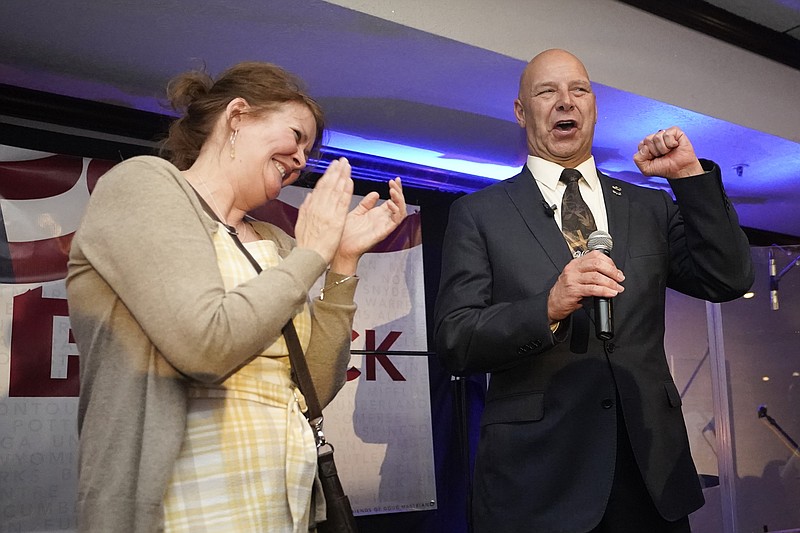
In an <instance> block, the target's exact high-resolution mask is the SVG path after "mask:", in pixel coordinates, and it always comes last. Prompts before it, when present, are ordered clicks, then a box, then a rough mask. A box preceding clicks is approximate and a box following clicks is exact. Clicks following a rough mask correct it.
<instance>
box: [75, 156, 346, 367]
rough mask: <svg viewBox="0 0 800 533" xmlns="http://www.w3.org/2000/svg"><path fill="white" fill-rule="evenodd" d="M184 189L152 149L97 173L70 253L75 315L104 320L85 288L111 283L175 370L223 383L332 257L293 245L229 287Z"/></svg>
mask: <svg viewBox="0 0 800 533" xmlns="http://www.w3.org/2000/svg"><path fill="white" fill-rule="evenodd" d="M188 187H189V185H188V184H186V183H185V182H184V181H183V178H182V177H181V176H180V173H179V171H178V170H177V169H176V168H175V167H173V166H172V165H170V164H169V163H167V162H165V161H163V160H160V159H158V158H152V157H139V158H133V159H131V160H128V161H126V162H124V163H121V164H120V165H117V167H115V168H114V169H112V170H111V171H110V172H109V173H107V174H106V175H104V176H103V177H102V178H101V179H100V180H99V182H98V184H97V186H96V187H95V190H94V192H93V194H92V196H91V198H90V201H89V205H88V207H87V210H86V212H85V214H84V219H83V222H82V224H81V228H80V229H79V230H78V232H77V233H76V235H75V238H74V240H73V248H72V251H71V254H70V267H69V274H68V279H67V284H68V291H71V292H72V295H71V296H70V306H71V315H72V314H73V309H72V306H73V305H75V306H77V307H78V308H79V309H76V310H75V313H74V314H75V315H76V316H77V317H79V319H89V320H97V321H102V319H103V317H91V316H90V314H91V312H92V307H91V303H90V300H91V297H92V295H91V294H89V293H90V292H91V291H93V290H99V291H107V290H108V289H110V290H111V291H113V293H114V294H115V295H116V297H118V299H119V301H120V302H121V303H122V304H123V305H124V306H125V308H126V309H127V311H128V312H129V313H130V314H131V315H132V316H133V317H134V319H135V320H136V322H137V323H138V324H139V326H140V327H141V329H142V330H143V331H144V333H145V334H146V335H147V337H148V338H149V339H150V341H151V342H152V344H153V345H154V346H155V348H156V349H157V350H158V351H159V352H160V353H161V354H162V355H163V357H164V358H165V359H166V360H167V361H168V362H169V363H170V364H171V365H172V366H173V367H174V368H175V369H177V370H178V371H179V372H180V373H182V374H184V375H186V376H189V377H190V378H193V379H196V380H199V381H202V382H217V381H219V380H221V379H223V378H224V377H225V376H227V375H228V374H230V373H231V372H232V371H234V370H235V369H236V368H238V367H239V366H241V365H242V364H243V363H245V362H246V361H247V360H248V359H249V358H250V357H252V354H254V353H257V352H258V351H259V350H260V349H261V348H263V346H264V345H265V344H266V343H267V341H268V340H269V339H274V338H275V337H277V336H278V335H279V334H280V330H281V328H282V326H283V325H284V324H285V323H286V321H287V320H288V319H289V318H290V317H291V315H292V313H293V311H294V310H295V309H296V308H297V307H298V306H299V305H301V304H302V303H303V302H304V301H305V299H306V298H307V295H308V290H309V288H310V287H311V286H312V285H313V284H314V282H315V281H316V280H317V279H318V278H319V276H321V275H322V274H323V272H324V271H325V268H326V264H325V261H324V260H323V259H322V257H321V256H319V254H317V253H316V252H314V251H312V250H309V249H303V248H294V249H293V250H292V251H291V252H290V253H289V254H288V255H287V256H286V257H285V259H284V261H283V262H282V263H281V264H280V265H279V266H277V267H275V268H271V269H268V270H266V271H264V272H262V273H261V275H259V276H257V277H256V278H254V279H252V280H250V281H247V282H246V283H243V284H241V285H239V286H238V287H236V288H235V289H234V290H231V291H229V292H227V293H226V292H225V289H224V285H223V282H222V279H221V276H220V273H219V269H218V267H217V263H216V256H215V253H214V247H213V243H212V239H211V235H210V234H209V230H208V229H207V228H206V227H205V224H206V221H204V220H203V217H202V216H200V213H198V209H199V204H197V200H196V198H193V197H192V194H191V193H190V189H189V188H188ZM89 279H99V280H102V288H98V284H97V283H94V282H93V283H94V285H93V284H92V283H88V282H86V281H87V280H89ZM81 291H83V292H84V294H82V295H81V294H76V293H78V292H81ZM332 303H333V302H332ZM342 321H343V320H342V319H339V323H340V324H341V323H342ZM98 327H100V326H98ZM348 335H349V331H348Z"/></svg>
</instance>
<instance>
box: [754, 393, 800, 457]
mask: <svg viewBox="0 0 800 533" xmlns="http://www.w3.org/2000/svg"><path fill="white" fill-rule="evenodd" d="M758 418H760V419H762V420H763V421H765V423H766V424H769V425H770V426H772V427H771V428H770V429H772V430H773V431H774V432H775V434H776V435H778V437H779V438H781V439H782V440H783V441H784V444H786V445H787V447H788V448H789V449H790V450H791V451H792V454H793V455H795V456H797V457H800V446H798V445H797V443H796V442H795V441H794V439H792V437H790V436H789V434H788V433H786V432H785V431H784V430H783V428H782V427H781V426H780V425H779V424H778V422H776V421H775V419H774V418H772V417H771V416H769V415H768V414H767V406H766V405H760V406H759V407H758Z"/></svg>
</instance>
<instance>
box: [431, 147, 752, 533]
mask: <svg viewBox="0 0 800 533" xmlns="http://www.w3.org/2000/svg"><path fill="white" fill-rule="evenodd" d="M703 165H704V168H706V170H709V169H710V170H711V171H710V172H708V173H706V174H703V175H701V176H696V177H691V178H687V179H682V180H670V184H671V186H672V190H673V192H674V193H675V196H676V199H677V205H675V202H673V201H672V198H671V197H670V196H669V195H668V194H666V193H665V192H663V191H658V190H654V189H647V188H643V187H639V186H635V185H631V184H629V183H626V182H623V181H619V180H615V179H612V178H609V177H608V176H604V175H601V176H600V183H601V185H602V187H603V196H604V199H605V204H606V208H607V212H608V225H609V233H610V234H611V236H612V238H613V244H614V246H613V251H612V252H611V258H612V259H613V260H614V262H615V263H616V265H617V267H619V268H620V269H621V270H622V271H623V272H624V274H625V281H624V282H623V285H624V287H625V291H624V292H622V293H620V294H619V295H618V296H617V297H616V298H615V299H614V301H613V305H614V326H615V337H614V339H613V340H612V341H611V342H608V343H606V344H605V346H604V344H603V342H602V341H599V340H597V339H596V338H595V335H594V328H593V327H592V326H591V320H592V318H593V310H592V309H591V308H592V305H591V302H588V305H585V306H584V308H583V309H581V310H579V311H577V312H575V313H573V314H572V316H571V317H570V318H569V319H568V320H566V321H564V322H562V325H561V327H560V329H559V331H557V333H556V335H554V334H553V333H552V332H551V330H550V327H549V324H548V319H547V296H548V292H549V290H550V288H551V287H552V286H553V285H554V284H555V282H556V278H557V277H558V275H559V274H560V272H561V271H562V270H563V268H564V266H565V265H566V264H567V263H568V262H569V261H570V260H571V256H570V252H569V249H568V247H567V244H566V242H565V241H564V238H563V236H562V234H561V232H560V231H559V229H558V226H557V225H556V223H555V221H554V220H553V218H552V217H551V216H549V214H548V213H547V212H546V210H545V208H544V206H543V203H542V202H543V198H542V195H541V192H540V191H539V188H538V187H537V185H536V183H535V181H534V179H533V176H532V175H531V173H530V171H529V170H528V169H527V167H525V168H524V169H523V170H522V172H521V173H520V174H518V175H517V176H515V177H513V178H511V179H509V180H507V181H504V182H501V183H498V184H494V185H491V186H489V187H487V188H486V189H483V190H481V191H478V192H475V193H473V194H470V195H467V196H465V197H463V198H460V199H459V200H457V201H456V202H455V203H454V204H453V205H452V207H451V211H450V220H449V223H448V227H447V231H446V233H445V239H444V247H443V261H442V276H441V284H440V290H439V296H438V299H437V303H436V311H435V324H436V326H435V327H436V332H435V338H436V348H437V352H438V353H439V355H440V357H441V358H442V360H443V361H444V363H445V365H446V366H447V367H448V369H449V370H450V371H451V372H453V373H454V374H457V375H464V374H469V373H475V372H491V379H490V382H489V390H488V392H487V399H486V407H485V410H484V414H483V418H482V420H481V434H480V442H479V447H478V457H477V462H476V470H475V482H474V494H473V517H474V525H475V531H476V532H482V531H490V530H491V531H492V532H493V533H499V532H506V531H508V532H520V531H525V532H546V533H555V532H581V531H588V530H589V529H591V528H592V527H594V526H595V525H596V524H597V523H598V522H599V520H600V519H601V517H602V515H603V512H604V510H605V505H606V501H607V499H608V494H609V491H610V489H611V482H612V478H613V472H614V462H615V450H616V424H617V415H616V402H617V398H620V399H621V408H622V410H623V412H624V416H625V421H626V424H627V426H628V432H629V436H630V440H631V444H632V447H633V450H634V454H635V456H636V460H637V463H638V465H639V468H640V470H641V472H642V474H643V476H644V479H645V482H646V484H647V487H648V489H649V491H650V495H651V496H652V498H653V501H654V502H655V505H656V507H657V508H658V510H659V512H660V513H661V514H662V516H663V517H664V518H666V519H669V520H674V519H677V518H679V517H682V516H685V515H686V514H688V513H690V512H692V511H694V510H696V509H697V508H699V507H700V506H701V505H702V504H703V496H702V492H701V489H700V486H699V483H698V477H697V472H696V470H695V467H694V463H693V461H692V458H691V455H690V452H689V445H688V439H687V435H686V429H685V424H684V421H683V414H682V412H681V398H680V395H679V393H678V390H677V388H676V386H675V384H674V382H673V380H672V376H671V375H670V372H669V367H668V366H667V361H666V357H665V354H664V345H663V338H664V311H665V291H666V288H667V287H670V288H672V289H675V290H678V291H680V292H683V293H685V294H688V295H691V296H695V297H697V298H703V299H706V300H710V301H715V302H719V301H726V300H730V299H733V298H736V297H739V296H741V295H742V294H743V293H744V292H745V291H746V290H747V289H749V287H750V285H751V283H752V281H753V268H752V262H751V259H750V250H749V246H748V242H747V238H746V236H745V235H744V233H743V232H742V230H741V229H740V227H739V223H738V218H737V215H736V212H735V211H734V209H733V207H732V206H731V204H730V202H729V201H728V198H727V197H726V196H725V193H724V191H723V188H722V181H721V177H720V172H719V168H718V167H717V166H716V165H714V164H713V163H711V162H708V161H704V162H703ZM678 206H680V208H679V207H678Z"/></svg>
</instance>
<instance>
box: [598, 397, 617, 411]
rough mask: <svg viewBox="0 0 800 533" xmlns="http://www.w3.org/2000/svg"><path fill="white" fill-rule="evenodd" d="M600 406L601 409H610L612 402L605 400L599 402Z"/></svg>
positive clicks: (609, 399)
mask: <svg viewBox="0 0 800 533" xmlns="http://www.w3.org/2000/svg"><path fill="white" fill-rule="evenodd" d="M600 405H601V406H602V407H603V409H611V408H612V407H614V400H612V399H611V398H606V399H605V400H603V401H602V402H600Z"/></svg>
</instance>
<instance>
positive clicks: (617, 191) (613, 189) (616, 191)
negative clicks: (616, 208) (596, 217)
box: [611, 185, 622, 196]
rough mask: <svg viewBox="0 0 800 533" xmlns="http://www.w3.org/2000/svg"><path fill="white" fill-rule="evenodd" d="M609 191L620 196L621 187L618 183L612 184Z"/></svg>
mask: <svg viewBox="0 0 800 533" xmlns="http://www.w3.org/2000/svg"><path fill="white" fill-rule="evenodd" d="M611 192H612V193H614V194H616V195H617V196H622V187H620V186H619V185H612V186H611Z"/></svg>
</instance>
